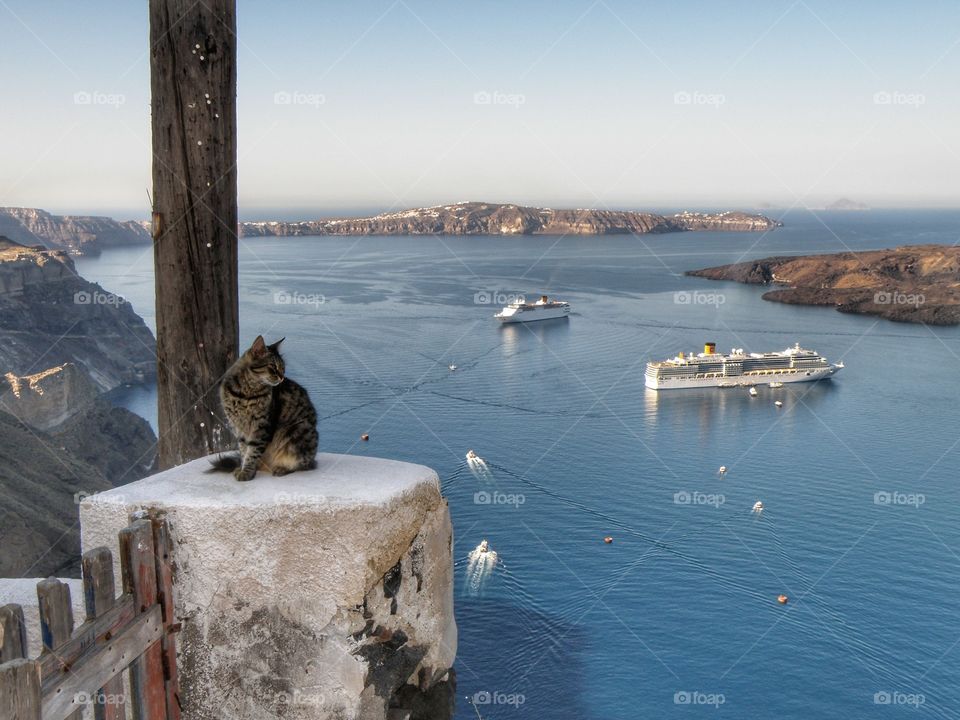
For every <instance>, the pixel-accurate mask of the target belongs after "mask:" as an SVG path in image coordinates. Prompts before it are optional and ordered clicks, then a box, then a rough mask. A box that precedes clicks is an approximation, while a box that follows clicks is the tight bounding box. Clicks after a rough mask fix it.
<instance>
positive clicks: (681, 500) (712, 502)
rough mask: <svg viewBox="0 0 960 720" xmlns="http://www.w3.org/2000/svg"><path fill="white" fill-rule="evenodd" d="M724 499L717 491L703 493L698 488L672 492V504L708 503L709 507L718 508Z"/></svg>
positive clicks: (725, 499)
mask: <svg viewBox="0 0 960 720" xmlns="http://www.w3.org/2000/svg"><path fill="white" fill-rule="evenodd" d="M726 501H727V498H725V497H724V496H723V495H720V494H719V493H704V492H699V491H698V490H694V491H693V492H687V491H686V490H681V491H680V492H675V493H674V494H673V504H674V505H709V506H710V507H714V508H719V507H720V506H721V505H723V504H724V503H725V502H726Z"/></svg>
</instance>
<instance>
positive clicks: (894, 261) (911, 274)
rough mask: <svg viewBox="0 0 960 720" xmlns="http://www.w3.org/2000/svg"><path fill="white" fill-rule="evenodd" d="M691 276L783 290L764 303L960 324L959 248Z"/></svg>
mask: <svg viewBox="0 0 960 720" xmlns="http://www.w3.org/2000/svg"><path fill="white" fill-rule="evenodd" d="M687 274H688V275H695V276H698V277H704V278H709V279H711V280H734V281H736V282H742V283H750V284H756V285H776V286H779V287H778V288H777V289H775V290H771V291H770V292H767V293H765V294H764V295H763V299H764V300H773V301H775V302H782V303H791V304H798V305H832V306H834V307H836V309H837V310H839V311H840V312H848V313H859V314H865V315H878V316H880V317H883V318H886V319H888V320H896V321H898V322H917V323H926V324H929V325H957V324H960V248H957V247H953V246H946V245H912V246H904V247H898V248H894V249H889V250H867V251H864V252H856V253H853V252H844V253H837V254H835V255H808V256H800V257H770V258H764V259H763V260H751V261H749V262H742V263H736V264H734V265H722V266H720V267H713V268H705V269H703V270H691V271H689V272H688V273H687Z"/></svg>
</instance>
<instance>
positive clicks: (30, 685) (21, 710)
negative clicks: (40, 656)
mask: <svg viewBox="0 0 960 720" xmlns="http://www.w3.org/2000/svg"><path fill="white" fill-rule="evenodd" d="M0 713H2V715H0V717H2V718H3V720H40V666H39V665H37V662H36V661H35V660H25V659H20V660H11V661H10V662H7V663H4V664H3V665H0Z"/></svg>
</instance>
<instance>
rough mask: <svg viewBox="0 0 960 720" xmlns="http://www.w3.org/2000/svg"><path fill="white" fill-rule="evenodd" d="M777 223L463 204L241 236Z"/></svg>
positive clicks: (597, 231) (572, 231) (755, 227)
mask: <svg viewBox="0 0 960 720" xmlns="http://www.w3.org/2000/svg"><path fill="white" fill-rule="evenodd" d="M779 225H781V223H779V222H777V221H775V220H771V219H770V218H767V217H764V216H763V215H750V214H747V213H741V212H723V213H691V212H684V213H679V214H677V215H669V216H664V215H657V214H655V213H648V212H635V211H626V210H587V209H578V210H553V209H550V208H535V207H525V206H522V205H502V204H496V203H480V202H466V203H457V204H455V205H438V206H436V207H429V208H415V209H412V210H402V211H399V212H391V213H383V214H380V215H375V216H374V217H368V218H332V219H328V220H310V221H305V222H278V221H264V222H244V223H241V224H240V231H241V233H242V234H243V235H245V236H273V235H615V234H620V235H622V234H631V233H634V234H640V233H664V232H682V231H685V230H731V231H750V232H753V231H762V230H770V229H773V228H775V227H778V226H779Z"/></svg>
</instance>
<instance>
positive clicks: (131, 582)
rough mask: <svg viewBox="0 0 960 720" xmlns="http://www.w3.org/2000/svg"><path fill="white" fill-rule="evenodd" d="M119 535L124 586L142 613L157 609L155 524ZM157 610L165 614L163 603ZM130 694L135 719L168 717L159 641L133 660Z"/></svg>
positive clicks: (146, 523)
mask: <svg viewBox="0 0 960 720" xmlns="http://www.w3.org/2000/svg"><path fill="white" fill-rule="evenodd" d="M119 538H120V569H121V574H122V576H123V589H124V591H125V592H128V593H130V595H132V596H133V606H134V609H135V610H136V612H137V613H138V614H142V613H146V612H153V606H155V605H157V568H156V555H155V553H154V546H153V525H152V524H151V522H150V521H149V520H137V521H136V522H135V523H132V524H130V525H129V526H127V527H125V528H124V529H123V530H121V531H120V533H119ZM156 611H157V612H158V613H161V609H160V607H159V606H157V610H156ZM162 624H163V623H162V613H161V626H162ZM157 640H160V636H158V637H157ZM130 694H131V696H132V697H131V698H130V706H131V708H132V710H133V717H134V720H166V716H167V709H166V707H167V700H166V685H165V679H164V674H163V648H162V647H161V644H160V643H159V642H157V643H155V644H154V645H151V646H150V647H149V648H148V649H147V650H146V651H145V652H144V653H143V654H142V655H140V657H138V658H137V659H136V660H134V661H133V662H132V663H130Z"/></svg>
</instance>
